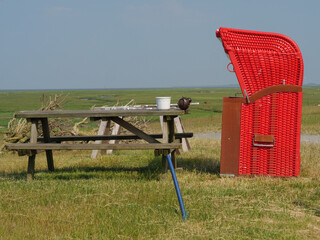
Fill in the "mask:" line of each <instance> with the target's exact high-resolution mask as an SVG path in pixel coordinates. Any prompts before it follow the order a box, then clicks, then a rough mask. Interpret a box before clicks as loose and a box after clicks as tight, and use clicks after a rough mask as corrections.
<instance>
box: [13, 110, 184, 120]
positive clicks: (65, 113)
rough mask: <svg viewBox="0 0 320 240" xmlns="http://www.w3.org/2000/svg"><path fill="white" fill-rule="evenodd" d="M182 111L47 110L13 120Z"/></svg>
mask: <svg viewBox="0 0 320 240" xmlns="http://www.w3.org/2000/svg"><path fill="white" fill-rule="evenodd" d="M184 113H185V112H184V111H183V110H180V109H178V108H171V109H168V110H158V109H116V110H114V109H110V110H49V111H39V110H37V111H20V112H17V113H16V114H15V115H14V116H15V118H51V117H61V118H66V117H81V118H82V117H97V118H99V117H119V116H122V117H125V116H179V115H182V114H184Z"/></svg>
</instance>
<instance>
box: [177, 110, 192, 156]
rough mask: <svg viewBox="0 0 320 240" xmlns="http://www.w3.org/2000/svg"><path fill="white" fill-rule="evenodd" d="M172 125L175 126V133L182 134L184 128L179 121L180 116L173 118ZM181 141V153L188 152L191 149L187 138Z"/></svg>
mask: <svg viewBox="0 0 320 240" xmlns="http://www.w3.org/2000/svg"><path fill="white" fill-rule="evenodd" d="M174 123H175V125H176V128H177V132H178V133H184V127H183V125H182V121H181V118H180V116H178V117H176V118H174ZM181 141H182V151H184V152H188V151H189V150H190V149H191V147H190V143H189V141H188V139H187V138H182V140H181Z"/></svg>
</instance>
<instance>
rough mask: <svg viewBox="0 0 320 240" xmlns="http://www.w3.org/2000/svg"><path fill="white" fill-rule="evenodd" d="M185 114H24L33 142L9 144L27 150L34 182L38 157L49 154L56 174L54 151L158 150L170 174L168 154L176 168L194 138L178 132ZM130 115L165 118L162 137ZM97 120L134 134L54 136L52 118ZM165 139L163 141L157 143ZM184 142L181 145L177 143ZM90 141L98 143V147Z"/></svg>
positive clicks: (176, 111)
mask: <svg viewBox="0 0 320 240" xmlns="http://www.w3.org/2000/svg"><path fill="white" fill-rule="evenodd" d="M182 114H184V111H182V110H180V109H168V110H158V109H120V110H119V109H118V110H85V111H75V110H73V111H72V110H54V111H20V112H18V113H16V114H15V117H16V118H26V119H27V120H28V121H29V122H31V133H30V143H13V144H8V145H7V148H8V149H9V150H19V151H21V150H25V151H26V155H29V158H28V170H27V178H28V179H33V177H34V172H35V158H36V154H37V153H39V152H41V151H45V152H46V157H47V164H48V170H49V171H54V162H53V155H52V150H110V149H112V150H140V149H141V150H142V149H154V150H155V155H162V169H163V171H166V169H167V160H166V157H165V156H166V155H167V154H170V153H171V158H172V162H173V165H174V167H176V149H178V148H180V147H181V139H182V138H186V137H192V135H193V134H192V133H175V127H174V119H175V118H176V117H178V116H180V115H182ZM128 116H163V121H164V123H166V124H163V128H162V132H163V133H162V134H148V133H146V132H144V131H142V130H141V129H139V128H137V127H136V126H134V125H133V124H131V123H129V122H128V121H126V120H125V117H128ZM84 117H88V118H90V120H93V121H97V120H103V121H113V122H115V123H117V124H118V125H120V126H121V127H123V128H125V129H127V130H128V131H129V132H131V133H132V134H130V135H117V136H110V135H109V136H107V135H104V136H103V135H99V136H50V129H49V124H48V119H49V118H84ZM39 122H41V125H42V131H43V137H39V136H38V130H37V129H38V123H39ZM157 138H162V142H160V141H159V140H157ZM112 139H113V140H125V139H143V140H145V142H146V143H120V144H108V143H102V142H101V140H112ZM176 139H177V140H180V142H177V141H176ZM68 141H86V142H87V143H64V142H68ZM89 141H96V142H95V143H94V144H92V143H88V142H89Z"/></svg>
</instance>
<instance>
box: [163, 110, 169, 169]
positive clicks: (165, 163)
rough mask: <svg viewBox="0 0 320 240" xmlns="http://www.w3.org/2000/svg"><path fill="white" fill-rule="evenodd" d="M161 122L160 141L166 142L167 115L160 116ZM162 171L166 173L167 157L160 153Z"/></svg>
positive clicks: (167, 133)
mask: <svg viewBox="0 0 320 240" xmlns="http://www.w3.org/2000/svg"><path fill="white" fill-rule="evenodd" d="M162 120H163V124H162V143H163V144H166V143H168V142H169V136H168V135H169V132H168V131H169V130H168V124H167V116H163V118H162ZM161 169H162V173H166V172H167V171H168V162H167V157H166V155H165V154H162V164H161Z"/></svg>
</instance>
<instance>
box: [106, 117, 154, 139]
mask: <svg viewBox="0 0 320 240" xmlns="http://www.w3.org/2000/svg"><path fill="white" fill-rule="evenodd" d="M111 120H112V121H114V122H115V123H118V124H119V125H120V126H121V127H124V128H125V129H127V130H128V131H130V132H132V133H134V134H135V135H137V136H138V137H140V138H141V139H143V140H145V141H147V142H148V143H160V142H159V141H158V140H156V139H155V138H153V137H151V136H150V135H148V134H146V133H145V132H143V131H141V130H140V129H138V128H136V127H135V126H133V125H132V124H130V123H128V122H126V121H124V120H123V119H121V118H119V117H113V118H111Z"/></svg>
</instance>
